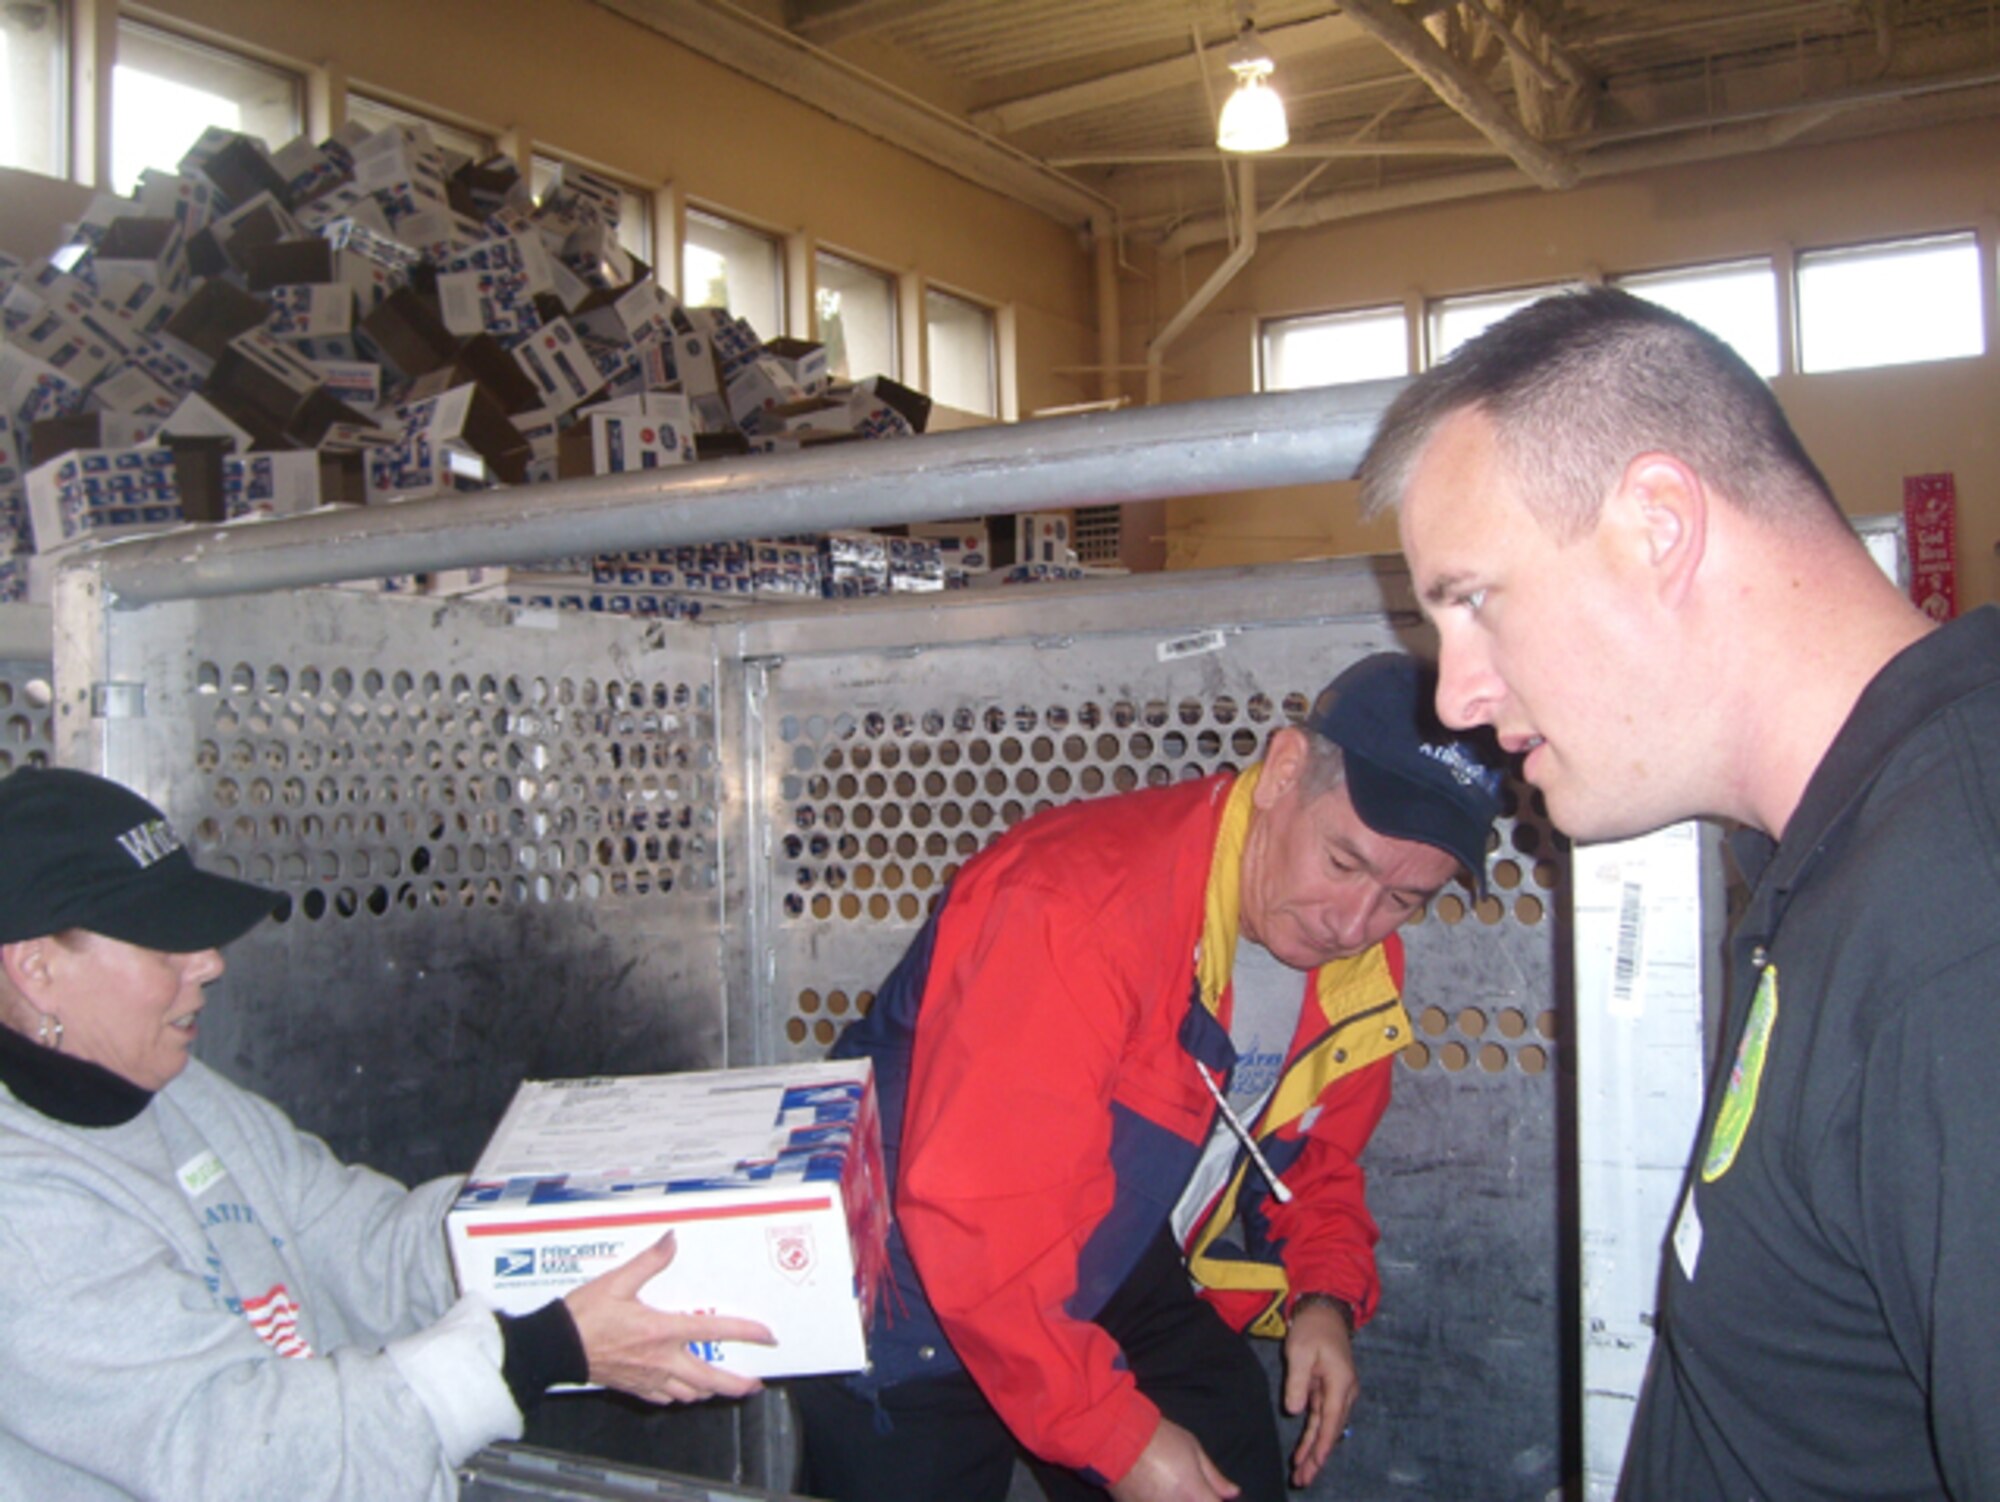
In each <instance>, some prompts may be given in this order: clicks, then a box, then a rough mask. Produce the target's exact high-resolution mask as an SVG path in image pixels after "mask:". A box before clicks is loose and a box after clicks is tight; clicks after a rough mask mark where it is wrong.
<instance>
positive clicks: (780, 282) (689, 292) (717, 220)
mask: <svg viewBox="0 0 2000 1502" xmlns="http://www.w3.org/2000/svg"><path fill="white" fill-rule="evenodd" d="M696 223H707V224H715V225H720V226H722V227H723V228H724V229H726V230H729V231H732V232H734V233H736V234H740V235H744V236H747V237H750V238H753V239H755V240H758V241H761V242H762V243H763V244H765V245H768V246H769V247H770V252H771V286H772V293H773V298H772V301H773V304H774V307H775V311H776V313H777V318H776V322H775V324H774V326H773V327H771V328H769V329H766V328H764V327H763V326H762V325H761V324H760V323H759V321H758V320H757V319H756V318H753V317H751V312H750V311H749V310H745V309H743V308H731V309H730V310H729V311H730V312H731V313H732V314H734V315H735V316H736V317H738V318H745V319H749V321H750V325H751V327H752V328H754V329H756V330H757V335H758V337H759V338H760V339H775V338H779V337H781V336H782V335H784V334H786V333H788V332H789V320H788V319H787V318H786V316H785V315H786V309H787V308H788V307H789V306H790V304H789V302H788V294H789V291H790V287H789V273H790V270H791V268H790V264H789V260H788V256H787V252H786V237H785V235H784V233H783V232H782V231H780V230H774V229H769V228H767V227H765V226H764V225H761V224H759V223H757V222H756V221H755V220H752V219H745V218H744V217H743V216H741V215H740V214H732V213H730V212H728V211H727V210H725V209H718V208H717V207H715V205H713V204H710V203H689V204H688V205H687V206H686V207H685V209H684V210H683V212H682V226H681V243H680V245H679V247H678V250H679V262H680V274H681V301H682V302H683V303H685V304H687V305H688V306H689V307H691V308H694V307H706V306H712V304H709V303H708V302H707V301H706V300H705V299H704V298H702V297H699V296H697V295H696V294H695V292H694V289H693V287H692V286H691V285H690V284H689V281H688V269H687V253H688V250H689V248H690V247H691V246H694V241H693V238H692V236H690V235H689V233H688V226H690V225H693V224H696ZM695 248H698V249H703V250H706V249H708V247H706V246H700V247H695ZM714 253H715V252H713V251H711V252H710V254H714ZM723 259H724V264H725V265H727V261H728V257H727V256H726V255H725V256H724V258H723ZM755 311H758V312H761V311H762V310H761V309H758V310H755Z"/></svg>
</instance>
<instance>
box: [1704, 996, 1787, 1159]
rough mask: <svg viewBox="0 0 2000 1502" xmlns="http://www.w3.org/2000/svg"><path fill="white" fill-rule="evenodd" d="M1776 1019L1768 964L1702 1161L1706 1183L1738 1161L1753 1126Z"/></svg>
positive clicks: (1745, 1025)
mask: <svg viewBox="0 0 2000 1502" xmlns="http://www.w3.org/2000/svg"><path fill="white" fill-rule="evenodd" d="M1777 1023H1778V967H1777V966H1776V965H1766V966H1765V967H1764V974H1763V976H1762V977H1761V978H1760V979H1759V980H1758V982H1757V994H1756V996H1755V997H1754V998H1752V1000H1751V1002H1750V1020H1749V1021H1748V1022H1747V1023H1745V1024H1744V1027H1743V1041H1742V1042H1741V1043H1740V1044H1738V1045H1737V1048H1736V1062H1735V1064H1734V1065H1732V1066H1731V1068H1730V1070H1729V1083H1728V1085H1727V1086H1726V1087H1724V1089H1723V1092H1722V1108H1721V1109H1720V1110H1718V1111H1717V1112H1716V1113H1715V1130H1714V1131H1713V1132H1711V1133H1710V1134H1709V1138H1708V1152H1707V1154H1706V1155H1705V1156H1704V1157H1703V1158H1702V1161H1701V1181H1702V1183H1704V1184H1713V1183H1714V1182H1715V1181H1716V1180H1717V1179H1719V1178H1721V1177H1722V1176H1723V1175H1724V1174H1726V1173H1728V1172H1729V1170H1730V1168H1731V1167H1732V1166H1733V1165H1734V1164H1735V1162H1736V1153H1737V1150H1738V1149H1739V1148H1741V1147H1742V1146H1743V1138H1744V1136H1745V1135H1746V1134H1747V1133H1748V1132H1749V1130H1750V1118H1751V1117H1753V1116H1755V1115H1756V1114H1757V1090H1758V1087H1759V1086H1761V1085H1762V1084H1763V1082H1764V1060H1765V1058H1766V1057H1767V1056H1768V1055H1769V1053H1770V1051H1771V1030H1772V1029H1773V1028H1774V1027H1776V1026H1777Z"/></svg>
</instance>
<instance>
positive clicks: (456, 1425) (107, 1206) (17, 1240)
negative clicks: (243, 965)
mask: <svg viewBox="0 0 2000 1502" xmlns="http://www.w3.org/2000/svg"><path fill="white" fill-rule="evenodd" d="M277 900H278V894H276V893H274V892H270V891H266V890H264V889H263V888H260V887H255V886H250V885H248V884H246V883H243V882H237V881H232V880H229V879H227V878H224V877H219V876H216V875H213V874H211V873H208V872H204V871H201V870H199V869H198V868H197V867H196V866H195V865H194V863H193V861H192V860H191V859H190V857H189V856H188V853H187V852H186V850H184V849H183V848H181V844H180V841H179V839H178V838H177V837H176V836H175V835H174V832H173V830H172V829H171V828H170V827H169V826H168V824H167V821H166V820H165V818H164V817H163V816H162V815H161V813H160V811H159V810H158V809H156V808H154V807H153V806H152V805H151V804H150V803H148V802H146V801H145V800H144V799H143V798H140V797H138V796H137V795H136V794H134V793H132V792H130V791H129V790H127V789H125V788H123V787H120V786H119V785H118V784H116V783H113V782H108V781H106V780H105V779H103V778H100V777H95V776H92V775H91V774H89V773H85V772H74V771H58V770H46V769H24V770H21V771H17V772H15V773H13V774H12V775H11V776H9V777H7V778H6V779H5V780H4V781H0V1259H4V1261H5V1264H6V1267H7V1275H6V1277H5V1278H4V1279H0V1374H4V1375H0V1497H22V1498H28V1497H34V1498H63V1499H66V1502H67V1499H97V1498H118V1497H160V1498H172V1499H175V1502H184V1499H200V1498H218V1499H230V1502H240V1499H243V1498H250V1497H258V1498H262V1497H286V1498H293V1499H304V1498H324V1499H352V1502H391V1499H402V1498H449V1497H452V1496H454V1495H456V1492H457V1480H456V1471H455V1468H456V1467H457V1466H458V1464H459V1463H460V1462H462V1461H464V1460H465V1459H466V1458H467V1457H469V1456H470V1455H471V1454H472V1453H473V1452H474V1451H476V1450H478V1449H479V1448H480V1447H481V1446H483V1445H485V1444H487V1443H489V1442H490V1441H493V1440H496V1439H511V1438H515V1437H518V1436H519V1434H520V1433H521V1416H522V1410H523V1409H524V1408H525V1407H526V1406H527V1405H529V1404H531V1403H532V1402H534V1401H535V1400H536V1399H537V1398H539V1397H540V1395H541V1394H542V1392H543V1391H544V1390H545V1389H546V1388H547V1387H548V1386H550V1385H551V1384H553V1383H556V1382H565V1381H569V1382H581V1381H585V1380H589V1381H594V1382H598V1383H601V1384H603V1385H605V1386H607V1387H614V1388H617V1389H620V1390H622V1391H626V1392H630V1393H633V1394H636V1395H637V1396H640V1397H643V1398H648V1399H651V1400H652V1401H655V1402H689V1401H695V1400H698V1399H701V1398H705V1397H709V1396H712V1395H714V1394H717V1393H721V1394H725V1395H729V1396H741V1395H742V1394H744V1393H747V1392H751V1391H754V1390H755V1389H756V1387H757V1383H756V1382H755V1381H754V1380H753V1379H750V1378H745V1377H739V1376H735V1375H733V1374H731V1373H728V1372H725V1371H722V1370H721V1369H719V1368H717V1367H713V1366H710V1365H708V1364H707V1363H706V1362H704V1361H702V1360H701V1359H700V1358H699V1357H697V1356H696V1355H695V1354H694V1353H693V1352H691V1351H690V1350H689V1349H688V1345H689V1342H691V1341H709V1340H758V1341H768V1340H769V1339H770V1336H769V1332H768V1331H766V1330H765V1329H764V1328H763V1327H762V1326H761V1325H757V1324H754V1323H752V1322H750V1321H746V1320H740V1319H729V1318H724V1317H720V1316H712V1315H685V1314H669V1313H663V1312H661V1311H659V1310H656V1309H654V1308H652V1307H650V1306H649V1305H646V1304H644V1303H642V1302H640V1300H639V1298H638V1291H639V1289H640V1287H641V1286H643V1285H644V1284H645V1283H646V1282H647V1281H648V1280H649V1279H650V1278H652V1277H653V1276H654V1275H655V1274H656V1273H658V1272H659V1271H660V1270H661V1269H662V1268H664V1267H665V1266H666V1264H667V1263H668V1262H669V1261H670V1260H671V1259H672V1256H673V1247H672V1243H671V1241H664V1242H662V1243H661V1244H660V1245H659V1246H657V1247H655V1248H653V1249H652V1250H651V1251H649V1252H647V1253H644V1254H642V1255H641V1256H640V1257H639V1258H637V1259H634V1261H632V1262H630V1263H627V1264H626V1265H625V1266H624V1267H622V1268H619V1269H617V1270H615V1271H613V1272H611V1273H608V1274H606V1275H604V1276H603V1277H601V1278H599V1279H597V1280H596V1281H594V1282H592V1283H589V1284H586V1285H584V1286H583V1287H581V1288H579V1289H577V1290H575V1291H573V1292H572V1293H570V1294H569V1295H568V1296H567V1297H566V1298H564V1299H561V1300H557V1301H555V1302H553V1303H551V1304H550V1305H548V1306H547V1307H545V1308H544V1309H542V1310H541V1311H539V1312H537V1313H535V1314H532V1315H528V1316H526V1317H523V1318H520V1319H513V1318H509V1317H506V1316H501V1315H496V1314H495V1313H494V1312H493V1311H491V1310H489V1309H487V1308H486V1307H484V1306H483V1305H481V1304H479V1303H477V1302H474V1301H472V1300H455V1299H454V1294H453V1289H452V1279H451V1273H450V1268H449V1264H448V1261H447V1257H446V1253H445V1242H444V1236H443V1232H442V1229H441V1227H442V1223H443V1217H444V1212H445V1210H446V1208H447V1207H448V1206H449V1205H450V1204H451V1201H452V1198H453V1196H454V1194H455V1193H456V1190H457V1181H456V1180H450V1179H443V1180H438V1181H435V1182H433V1183H430V1184H426V1185H423V1186H420V1187H419V1188H417V1189H414V1190H406V1189H404V1188H403V1186H402V1185H400V1184H398V1183H396V1182H394V1181H393V1180H391V1179H388V1178H385V1177H383V1176H382V1175H380V1174H377V1173H375V1172H373V1171H371V1170H369V1169H366V1168H360V1167H349V1166H347V1165H344V1164H342V1163H341V1162H339V1161H338V1160H337V1159H336V1158H335V1157H334V1156H333V1154H332V1153H331V1152H330V1151H329V1150H328V1148H327V1147H326V1145H325V1144H324V1143H322V1142H321V1141H320V1140H319V1139H318V1138H316V1137H313V1136H310V1135H308V1134H306V1133H304V1132H301V1131H299V1130H298V1129H297V1128H296V1127H294V1126H293V1125H292V1123H291V1122H290V1121H289V1120H288V1119H287V1118H286V1117H285V1115H284V1114H283V1113H282V1112H280V1111H279V1110H278V1109H277V1108H276V1107H274V1106H272V1105H271V1104H270V1103H269V1102H267V1101H264V1100H262V1099H260V1098H259V1097H257V1096H255V1095H252V1094H250V1093H249V1092H247V1091H243V1090H239V1089H237V1088H236V1087H235V1086H233V1085H231V1084H229V1083H228V1082H227V1081H226V1080H224V1079H222V1078H221V1077H220V1076H219V1075H217V1074H215V1073H213V1072H212V1071H210V1070H208V1069H206V1068H204V1067H203V1066H202V1065H201V1064H200V1063H198V1062H196V1061H195V1060H194V1059H192V1058H191V1057H190V1056H189V1049H190V1048H191V1046H192V1045H193V1042H194V1039H195V1036H196V1032H197V1018H198V1016H199V1013H200V1011H201V1007H202V987H203V986H204V985H206V984H207V983H208V982H209V981H211V980H213V979H214V978H215V977H216V976H218V975H220V974H221V973H222V967H223V960H222V955H221V953H220V946H221V945H223V944H225V943H228V942H229V941H230V940H232V939H234V938H236V937H237V936H238V935H240V934H242V933H244V932H246V931H247V930H248V929H250V928H251V927H252V926H254V925H255V924H257V923H259V922H261V921H262V920H263V919H264V918H265V917H267V916H268V915H269V914H270V912H271V910H272V908H273V906H274V905H275V903H276V902H277Z"/></svg>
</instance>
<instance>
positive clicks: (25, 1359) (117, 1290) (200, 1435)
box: [0, 1063, 521, 1502]
mask: <svg viewBox="0 0 2000 1502" xmlns="http://www.w3.org/2000/svg"><path fill="white" fill-rule="evenodd" d="M9 1077H10V1078H11V1076H9ZM121 1083H122V1082H121ZM128 1088H129V1087H128ZM456 1188H457V1181H456V1180H451V1179H440V1180H437V1181H435V1182H433V1183H430V1184H426V1185H423V1186H421V1187H420V1188H417V1189H415V1190H405V1189H404V1188H403V1187H402V1186H401V1185H400V1184H397V1183H395V1182H394V1181H393V1180H390V1179H388V1178H385V1177H383V1176H382V1175H380V1174H377V1173H375V1172H373V1171H371V1170H369V1169H365V1168H355V1167H348V1166H345V1165H343V1164H342V1163H340V1162H339V1161H338V1160H337V1159H336V1158H335V1157H334V1156H333V1154H332V1152H331V1151H330V1150H329V1149H328V1148H327V1147H326V1145H325V1144H324V1143H323V1142H321V1141H320V1140H319V1139H318V1138H316V1137H312V1136H310V1135H308V1134H306V1133H304V1132H301V1131H299V1130H298V1129H297V1128H296V1127H294V1126H293V1125H292V1123H291V1122H290V1121H289V1120H288V1119H287V1118H286V1117H285V1116H284V1114H283V1113H282V1112H280V1111H279V1110H278V1109H277V1108H276V1107H274V1106H272V1105H271V1104H269V1103H268V1102H266V1101H264V1100H261V1099H259V1098H258V1097H257V1096H255V1095H252V1094H250V1093H248V1092H247V1091H244V1090H239V1089H237V1088H236V1087H235V1086H233V1085H231V1084H229V1083H228V1082H227V1081H225V1080H224V1079H222V1078H221V1077H220V1076H219V1075H216V1074H214V1073H213V1072H211V1071H210V1070H208V1069H205V1068H204V1067H203V1066H202V1065H201V1064H199V1063H190V1064H189V1065H188V1067H187V1070H186V1071H185V1072H184V1073H183V1074H182V1075H181V1076H180V1077H179V1078H177V1079H176V1080H174V1081H173V1082H172V1083H171V1084H169V1085H168V1086H167V1087H166V1089H164V1090H162V1091H161V1092H160V1093H159V1094H158V1095H156V1096H154V1097H153V1098H152V1099H151V1101H150V1102H149V1103H146V1104H144V1105H143V1108H142V1109H139V1110H138V1111H137V1114H136V1115H131V1116H130V1117H129V1119H122V1120H118V1121H116V1122H113V1123H112V1124H105V1125H76V1124H71V1123H70V1122H69V1121H66V1120H61V1119H57V1118H56V1117H54V1116H51V1115H47V1114H44V1113H43V1112H42V1111H38V1110H35V1109H32V1108H31V1107H29V1106H28V1105H26V1104H24V1103H23V1102H22V1100H21V1099H20V1098H19V1097H18V1095H17V1094H16V1093H14V1092H12V1091H9V1090H8V1089H6V1088H4V1087H0V1258H4V1261H5V1266H6V1269H7V1272H6V1276H5V1277H4V1278H0V1497H8V1498H13V1497H19V1498H37V1499H40V1498H59V1499H63V1502H71V1499H75V1502H95V1499H98V1498H122V1497H128V1496H130V1497H159V1498H171V1499H173V1502H197V1499H203V1498H217V1499H227V1502H244V1499H248V1498H259V1499H261V1498H274V1497H283V1498H287V1499H329V1502H331V1499H336V1498H338V1499H353V1502H398V1499H404V1498H451V1497H454V1496H456V1494H457V1490H458V1487H457V1480H456V1474H455V1467H456V1466H457V1465H458V1463H459V1462H461V1461H463V1460H464V1459H465V1458H466V1457H468V1456H469V1455H471V1454H472V1453H473V1452H474V1451H475V1450H477V1449H479V1448H480V1447H481V1446H482V1445H484V1444H486V1443H488V1442H489V1441H492V1440H495V1439H511V1438H515V1437H517V1436H518V1435H519V1434H520V1432H521V1416H520V1413H519V1410H518V1409H517V1408H516V1407H515V1405H514V1401H513V1399H512V1397H511V1396H510V1395H509V1392H508V1388H507V1385H506V1383H505V1381H504V1380H503V1378H502V1375H501V1367H502V1359H503V1350H502V1344H503V1343H502V1339H501V1334H500V1329H499V1326H498V1325H497V1324H496V1322H495V1320H494V1317H493V1316H492V1314H491V1313H489V1312H488V1311H487V1310H486V1309H485V1308H483V1307H481V1306H479V1305H477V1304H475V1303H472V1302H470V1301H460V1302H458V1303H456V1304H454V1303H453V1299H452V1284H451V1275H450V1269H449V1265H448V1262H447V1258H446V1255H445V1248H444V1237H443V1233H442V1230H441V1223H442V1220H443V1216H444V1212H445V1209H446V1207H447V1206H448V1205H449V1204H450V1203H451V1200H452V1197H453V1195H454V1193H455V1191H456Z"/></svg>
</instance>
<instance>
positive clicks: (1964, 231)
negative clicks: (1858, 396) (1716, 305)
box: [1789, 226, 1993, 376]
mask: <svg viewBox="0 0 2000 1502" xmlns="http://www.w3.org/2000/svg"><path fill="white" fill-rule="evenodd" d="M1946 242H1963V243H1964V245H1965V247H1966V248H1967V249H1968V250H1970V251H1971V259H1972V266H1973V271H1972V296H1973V300H1974V304H1975V311H1976V313H1977V317H1976V319H1974V320H1973V326H1974V327H1976V328H1977V330H1978V335H1979V339H1978V345H1977V347H1976V348H1973V349H1969V350H1959V351H1954V352H1951V353H1944V354H1924V355H1915V356H1908V357H1902V356H1899V357H1897V358H1895V359H1890V360H1868V361H1864V362H1861V363H1858V364H1844V365H1818V366H1815V365H1812V364H1810V363H1808V361H1807V358H1806V340H1807V334H1808V330H1807V323H1808V321H1809V320H1808V318H1807V316H1806V281H1807V274H1808V268H1809V266H1810V264H1811V263H1812V262H1813V261H1815V260H1833V259H1836V258H1839V259H1847V260H1858V259H1861V258H1863V257H1865V256H1867V255H1868V254H1869V253H1871V252H1875V253H1880V252H1884V251H1895V250H1898V249H1903V250H1908V249H1915V248H1918V247H1921V246H1925V245H1940V244H1943V243H1946ZM1991 268H1992V262H1991V259H1990V257H1989V256H1988V254H1987V249H1986V246H1985V245H1984V243H1982V241H1981V239H1980V234H1979V231H1978V230H1977V229H1975V228H1973V227H1971V226H1959V227H1957V228H1952V229H1938V230H1920V231H1916V232H1913V233H1910V234H1903V235H1887V236H1883V237H1881V238H1878V239H1869V240H1856V241H1851V242H1846V243H1842V244H1835V245H1817V246H1813V247H1812V248H1810V249H1801V250H1798V251H1796V252H1794V254H1793V256H1792V265H1791V278H1790V280H1791V286H1790V289H1789V290H1790V294H1791V310H1792V358H1793V362H1794V366H1795V368H1796V369H1797V370H1798V372H1799V374H1800V375H1809V376H1825V375H1842V374H1846V373H1849V372H1853V371H1864V370H1893V369H1896V368H1898V367H1901V366H1909V365H1936V364H1941V363H1943V362H1944V361H1947V360H1977V359H1982V358H1984V357H1986V356H1988V355H1990V354H1991V353H1992V351H1993V337H1992V331H1991V329H1990V328H1989V327H1988V317H1989V314H1988V312H1987V309H1988V308H1989V307H1990V306H1991V305H1992V302H1993V289H1992V288H1991V287H1989V286H1988V285H1987V282H1988V277H1989V273H1990V271H1991Z"/></svg>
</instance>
